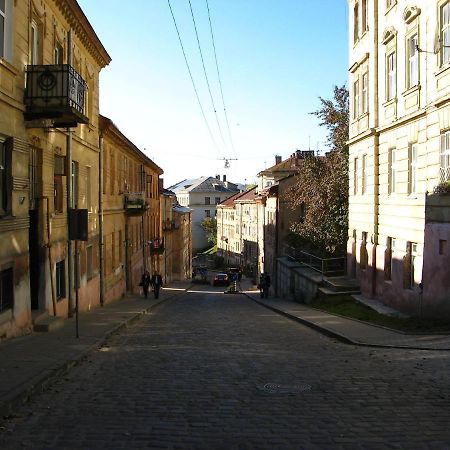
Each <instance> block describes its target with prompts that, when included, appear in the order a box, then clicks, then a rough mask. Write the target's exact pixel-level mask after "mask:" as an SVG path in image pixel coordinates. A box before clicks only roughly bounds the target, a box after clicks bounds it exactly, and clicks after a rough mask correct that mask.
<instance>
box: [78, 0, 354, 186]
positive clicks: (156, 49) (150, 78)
mask: <svg viewBox="0 0 450 450" xmlns="http://www.w3.org/2000/svg"><path fill="white" fill-rule="evenodd" d="M78 3H79V4H80V6H81V8H82V9H83V11H84V13H85V15H86V16H87V18H88V19H89V21H90V23H91V25H92V26H93V27H94V30H95V31H96V33H97V35H98V37H99V39H100V40H101V42H102V44H103V46H104V47H105V48H106V50H107V52H108V53H109V55H110V56H111V58H112V61H111V63H110V64H109V66H107V67H106V68H105V69H103V70H102V71H101V73H100V113H101V114H103V115H104V116H106V117H108V118H110V119H111V120H112V121H113V122H114V123H115V124H116V126H117V127H118V128H119V129H120V131H121V132H122V133H123V134H124V135H125V136H126V137H127V138H128V139H130V140H131V141H132V142H133V143H134V144H135V145H136V146H137V147H138V148H139V149H141V150H142V151H143V152H144V153H145V154H146V155H147V156H149V157H150V158H151V159H152V160H153V161H154V162H155V163H156V164H158V165H159V166H160V167H161V168H162V169H163V170H164V175H163V178H164V186H165V187H169V186H171V185H173V184H175V183H177V182H178V181H182V180H184V179H186V178H196V177H200V176H215V175H217V174H220V175H221V176H222V175H226V176H227V179H228V180H229V181H232V182H236V183H252V182H254V181H255V179H256V175H257V173H258V172H260V171H262V170H264V169H265V168H267V167H270V166H272V165H274V163H275V155H281V156H282V158H283V160H284V159H286V158H287V157H289V156H290V155H291V154H292V153H293V152H294V151H295V150H296V149H300V150H308V149H311V150H317V149H318V150H321V151H323V150H326V146H325V145H324V143H325V140H326V134H327V132H326V129H325V128H324V127H321V126H319V121H318V119H317V118H316V117H315V116H312V115H311V114H310V113H311V112H312V111H315V110H317V109H319V108H320V101H319V98H318V97H319V96H320V97H323V98H331V97H332V95H333V86H334V85H339V86H340V85H343V84H347V76H348V44H347V41H348V31H347V28H348V17H347V0H312V1H310V0H190V1H189V0H129V1H128V2H125V3H124V2H123V0H121V1H119V0H78ZM190 6H192V11H193V15H194V19H195V26H196V28H197V33H198V41H199V42H200V45H199V44H198V41H197V37H196V33H195V27H194V22H193V19H192V13H191V9H190ZM208 6H209V17H208ZM171 9H172V12H173V16H174V17H175V22H176V25H177V28H178V31H179V36H180V38H181V42H182V44H183V48H184V51H185V54H186V59H187V62H188V65H189V68H190V71H191V74H192V79H193V80H194V85H195V89H196V90H197V94H198V99H197V96H196V93H195V89H194V87H193V83H192V81H191V78H190V75H189V71H188V68H187V64H186V62H185V59H184V56H183V51H182V48H181V45H180V41H179V37H178V34H177V30H176V27H175V25H174V20H173V17H172V13H171ZM209 18H210V19H211V27H212V35H213V36H214V40H213V39H212V36H211V28H210V21H209ZM214 46H215V50H216V52H215V53H214ZM199 47H200V49H201V52H202V56H203V61H204V66H205V70H204V69H203V66H202V58H201V55H200V51H199ZM215 54H216V58H217V65H216V58H215ZM217 68H218V70H217ZM205 71H206V76H205V73H204V72H205ZM207 80H208V81H207ZM219 80H220V81H219ZM208 83H209V87H210V89H209V90H210V91H211V94H210V93H209V90H208ZM221 88H222V90H221ZM221 91H222V93H223V98H222V93H221ZM200 105H201V107H200ZM202 110H203V113H202ZM224 111H225V112H226V114H225V112H224ZM227 119H228V120H227ZM225 160H228V162H229V166H230V167H229V168H225V162H226V161H225Z"/></svg>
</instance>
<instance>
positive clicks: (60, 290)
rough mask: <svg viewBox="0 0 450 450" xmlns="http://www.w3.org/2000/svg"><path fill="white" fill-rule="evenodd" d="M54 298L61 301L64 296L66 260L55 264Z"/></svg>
mask: <svg viewBox="0 0 450 450" xmlns="http://www.w3.org/2000/svg"><path fill="white" fill-rule="evenodd" d="M55 272H56V298H57V299H58V300H61V299H62V298H64V297H65V296H66V260H65V259H63V260H62V261H59V262H57V263H56V271H55Z"/></svg>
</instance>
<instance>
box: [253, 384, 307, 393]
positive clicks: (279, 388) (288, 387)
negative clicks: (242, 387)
mask: <svg viewBox="0 0 450 450" xmlns="http://www.w3.org/2000/svg"><path fill="white" fill-rule="evenodd" d="M258 389H260V390H261V391H264V392H267V393H269V394H299V393H300V392H306V391H310V390H311V386H310V385H309V384H276V383H266V384H265V385H263V386H258Z"/></svg>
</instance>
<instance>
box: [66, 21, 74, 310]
mask: <svg viewBox="0 0 450 450" xmlns="http://www.w3.org/2000/svg"><path fill="white" fill-rule="evenodd" d="M72 59H73V55H72V30H69V32H68V33H67V63H68V64H69V65H70V66H72ZM66 180H67V186H66V188H67V208H66V209H67V211H66V217H67V258H68V261H67V262H68V265H67V270H68V285H69V290H68V293H67V308H68V311H67V315H68V317H72V315H73V304H72V303H73V296H72V289H73V274H72V272H73V261H72V241H71V240H70V238H69V211H70V209H71V208H72V196H73V192H72V130H71V129H70V128H67V135H66Z"/></svg>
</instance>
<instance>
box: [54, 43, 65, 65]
mask: <svg viewBox="0 0 450 450" xmlns="http://www.w3.org/2000/svg"><path fill="white" fill-rule="evenodd" d="M55 64H64V48H63V46H62V45H61V44H60V43H59V42H56V44H55Z"/></svg>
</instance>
